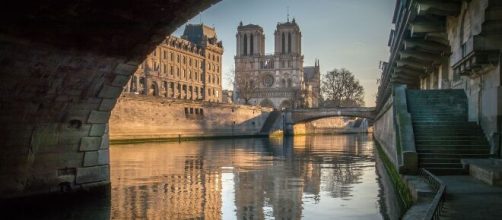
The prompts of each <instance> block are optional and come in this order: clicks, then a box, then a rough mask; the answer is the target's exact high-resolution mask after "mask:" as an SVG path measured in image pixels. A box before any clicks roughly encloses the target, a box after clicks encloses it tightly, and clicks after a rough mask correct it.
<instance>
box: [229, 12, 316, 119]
mask: <svg viewBox="0 0 502 220" xmlns="http://www.w3.org/2000/svg"><path fill="white" fill-rule="evenodd" d="M274 35H275V52H274V54H270V55H268V54H265V34H264V33H263V28H262V27H260V26H258V25H254V24H248V25H243V24H242V22H241V23H240V24H239V27H238V28H237V35H236V38H237V40H236V41H237V45H236V48H237V51H236V56H235V89H236V96H237V99H238V100H237V101H238V102H240V103H244V104H259V105H261V106H267V107H273V108H278V109H282V108H301V107H303V108H312V107H318V98H319V92H320V91H319V90H320V89H319V88H320V85H319V84H320V70H319V63H318V61H316V62H315V65H314V66H311V67H303V55H302V52H301V51H302V44H301V38H302V34H301V32H300V27H299V26H298V24H297V23H296V21H295V20H294V19H293V20H292V21H291V22H290V21H289V20H288V21H287V22H285V23H278V24H277V28H276V31H275V34H274Z"/></svg>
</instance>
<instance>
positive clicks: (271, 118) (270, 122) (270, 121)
mask: <svg viewBox="0 0 502 220" xmlns="http://www.w3.org/2000/svg"><path fill="white" fill-rule="evenodd" d="M279 116H281V112H280V111H275V110H274V111H272V112H270V114H269V115H268V117H267V120H265V123H263V126H262V127H261V130H260V134H269V133H270V130H271V129H272V127H273V126H274V124H275V121H277V118H279Z"/></svg>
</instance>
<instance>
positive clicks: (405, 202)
mask: <svg viewBox="0 0 502 220" xmlns="http://www.w3.org/2000/svg"><path fill="white" fill-rule="evenodd" d="M375 146H376V150H377V152H378V156H379V157H380V158H381V159H382V162H383V164H384V167H385V170H386V171H387V174H388V175H389V177H390V179H391V181H392V183H393V185H394V188H395V189H396V191H397V192H398V193H399V195H398V197H399V199H400V201H399V204H400V205H401V206H402V207H401V208H402V210H403V213H404V212H405V211H406V210H408V209H409V208H410V207H411V206H412V205H413V198H412V196H411V192H410V189H409V188H408V186H407V185H406V183H405V182H404V181H403V179H401V175H400V174H399V172H398V171H397V169H396V167H395V166H394V164H393V163H392V161H391V160H390V159H389V157H388V156H387V155H386V154H385V152H384V151H383V149H382V147H381V146H380V144H379V143H378V141H377V140H376V139H375Z"/></svg>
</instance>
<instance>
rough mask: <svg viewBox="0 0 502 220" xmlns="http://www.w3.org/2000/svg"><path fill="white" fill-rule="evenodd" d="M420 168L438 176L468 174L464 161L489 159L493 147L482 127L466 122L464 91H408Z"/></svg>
mask: <svg viewBox="0 0 502 220" xmlns="http://www.w3.org/2000/svg"><path fill="white" fill-rule="evenodd" d="M406 96H407V104H408V112H410V113H411V118H412V122H413V131H414V135H415V147H416V150H417V154H418V161H419V167H420V168H426V169H428V170H429V171H430V172H432V173H434V174H437V175H455V174H467V170H465V169H464V168H463V166H462V163H461V159H462V158H487V157H489V156H490V147H489V144H488V142H487V140H486V139H485V136H484V134H483V131H482V130H481V127H480V126H479V125H477V124H476V123H475V122H468V121H467V97H466V95H465V93H464V91H463V90H408V91H407V94H406Z"/></svg>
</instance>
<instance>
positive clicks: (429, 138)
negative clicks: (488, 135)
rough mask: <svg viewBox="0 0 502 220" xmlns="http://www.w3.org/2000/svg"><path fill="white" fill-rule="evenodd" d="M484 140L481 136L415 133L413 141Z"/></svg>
mask: <svg viewBox="0 0 502 220" xmlns="http://www.w3.org/2000/svg"><path fill="white" fill-rule="evenodd" d="M464 140H465V141H486V139H485V138H484V137H482V136H479V135H476V136H438V135H419V134H415V141H446V142H447V141H464Z"/></svg>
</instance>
